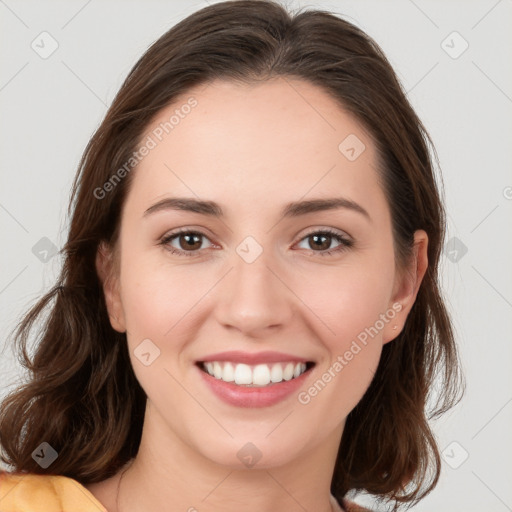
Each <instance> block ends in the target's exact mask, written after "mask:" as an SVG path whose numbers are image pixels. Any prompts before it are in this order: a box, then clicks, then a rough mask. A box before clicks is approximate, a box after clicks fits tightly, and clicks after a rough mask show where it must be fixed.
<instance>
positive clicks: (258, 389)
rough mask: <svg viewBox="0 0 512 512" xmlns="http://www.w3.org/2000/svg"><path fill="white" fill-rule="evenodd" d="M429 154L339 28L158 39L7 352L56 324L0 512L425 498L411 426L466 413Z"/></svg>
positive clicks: (187, 28)
mask: <svg viewBox="0 0 512 512" xmlns="http://www.w3.org/2000/svg"><path fill="white" fill-rule="evenodd" d="M428 140H429V139H428V136H427V134H426V132H425V130H424V128H423V126H422V124H421V122H420V121H419V119H418V118H417V116H416V115H415V113H414V112H413V110H412V108H411V106H410V105H409V103H408V101H407V99H406V97H405V95H404V93H403V91H402V89H401V87H400V85H399V83H398V81H397V78H396V76H395V74H394V72H393V70H392V68H391V66H390V65H389V63H388V61H387V60H386V58H385V56H384V55H383V54H382V52H381V50H380V49H379V48H378V46H377V45H376V44H375V43H374V42H373V41H372V40H371V39H370V38H369V37H368V36H367V35H366V34H364V33H363V32H362V31H361V30H359V29H357V28H356V27H355V26H353V25H351V24H349V23H348V22H346V21H344V20H342V19H340V18H338V17H336V16H334V15H332V14H329V13H327V12H321V11H305V12H302V13H298V14H296V15H291V14H289V13H287V12H286V10H285V9H283V8H282V7H281V6H279V5H278V4H276V3H273V2H271V1H266V0H265V1H258V0H255V1H254V0H247V1H234V2H223V3H218V4H215V5H212V6H209V7H206V8H204V9H202V10H200V11H198V12H196V13H195V14H193V15H191V16H189V17H188V18H186V19H185V20H183V21H181V22H180V23H178V24H177V25H176V26H175V27H174V28H172V29H171V30H169V31H168V32H167V33H166V34H164V35H163V36H162V37H161V38H160V39H159V40H158V41H156V42H155V43H154V44H153V45H152V46H151V48H150V49H149V50H148V51H147V52H146V54H145V55H144V56H143V57H142V58H141V59H140V60H139V62H138V63H137V64H136V65H135V67H134V68H133V70H132V71H131V72H130V74H129V75H128V77H127V79H126V81H125V83H124V84H123V86H122V87H121V89H120V91H119V93H118V95H117V97H116V98H115V100H114V102H113V104H112V106H111V107H110V109H109V111H108V113H107V115H106V117H105V119H104V121H103V123H102V124H101V126H100V127H99V129H98V130H97V132H96V133H95V134H94V136H93V137H92V139H91V141H90V142H89V144H88V146H87V148H86V150H85V153H84V155H83V158H82V160H81V163H80V167H79V171H78V173H77V177H76V180H75V183H74V187H73V191H72V197H71V201H70V215H71V226H70V231H69V236H68V241H67V243H66V245H65V247H64V249H63V251H64V255H65V261H64V266H63V269H62V274H61V276H60V278H59V281H58V283H56V285H55V287H54V288H53V289H52V290H51V291H50V292H49V293H48V294H47V295H45V296H44V297H43V298H42V299H41V301H40V302H39V303H38V304H37V305H36V306H35V307H34V308H33V309H32V310H31V311H30V312H29V313H28V315H27V316H26V317H25V318H24V320H23V321H22V323H21V324H20V326H19V330H18V332H17V339H18V341H19V342H20V343H21V344H22V345H23V344H24V343H26V340H27V338H28V334H29V331H31V329H32V327H33V324H34V322H35V321H36V320H37V319H39V317H40V315H41V314H42V313H43V310H45V308H49V316H48V318H47V320H46V323H45V324H44V325H43V329H42V332H41V335H40V341H39V344H38V348H37V351H36V353H35V355H34V357H33V360H32V361H30V360H29V358H28V356H26V354H24V357H25V364H26V366H27V367H28V368H29V369H30V371H31V380H30V381H29V382H28V383H27V384H26V385H25V386H24V387H22V388H20V389H19V390H17V391H16V392H14V393H12V394H11V395H10V396H8V397H7V398H6V399H5V400H4V402H3V404H2V407H1V416H0V445H1V446H2V449H3V460H4V462H6V463H8V464H10V465H11V466H12V467H13V469H14V472H13V473H11V474H7V473H4V474H3V475H2V476H1V477H0V478H1V479H0V489H2V490H1V491H0V509H1V510H4V508H5V510H11V509H14V510H22V511H28V510H32V507H36V508H37V510H40V511H41V510H44V511H50V510H51V511H53V510H64V511H68V510H73V511H76V510H83V511H89V510H90V511H92V510H95V511H96V510H103V511H105V510H107V511H108V512H135V511H141V510H188V511H194V510H198V511H210V510H211V511H214V510H215V511H218V510H222V511H226V512H229V511H231V510H235V509H237V510H239V509H240V506H241V505H242V504H243V509H244V510H246V511H252V510H258V511H274V510H297V511H298V510H311V511H313V510H314V511H316V512H330V511H334V510H336V511H340V510H347V511H348V510H358V507H357V506H356V505H355V504H354V503H353V502H352V501H350V500H349V499H348V496H349V495H348V493H352V492H356V491H359V490H364V491H367V492H369V493H371V494H373V495H374V496H375V497H377V498H380V499H382V500H390V501H391V502H392V503H394V505H395V509H398V508H399V506H400V505H401V504H411V503H414V502H417V501H418V500H420V499H421V498H423V497H424V496H425V495H426V494H427V493H429V492H430V491H431V490H432V489H433V488H434V487H435V485H436V483H437V480H438V477H439V472H440V457H439V451H438V447H437V445H436V442H435V439H434V437H433V434H432V431H431V430H430V427H429V424H428V421H427V420H428V418H430V417H433V416H436V415H439V414H441V413H443V412H444V411H446V410H447V409H448V408H449V407H451V406H452V405H453V404H454V403H456V401H457V400H458V399H459V396H460V395H459V394H458V391H459V390H460V387H459V386H458V376H459V373H458V372H459V368H458V360H457V353H456V348H455V344H454V339H453V333H452V328H451V324H450V320H449V317H448V314H447V311H446V308H445V305H444V303H443V299H442V297H441V294H440V290H439V284H438V261H439V255H440V250H441V247H442V242H443V236H444V208H443V204H442V202H441V199H440V194H439V192H438V189H437V186H436V181H435V177H434V173H433V165H432V162H431V158H430V155H429V146H428ZM434 376H439V377H440V378H442V379H443V382H442V384H443V385H442V386H440V389H443V390H444V393H443V395H442V396H440V397H439V400H438V402H437V403H436V404H435V408H434V409H433V410H427V405H426V400H427V396H428V395H429V393H430V392H431V387H432V383H433V379H434ZM22 432H23V433H24V435H23V436H22ZM36 496H37V498H36ZM41 496H44V498H41ZM42 503H44V505H43V504H42ZM42 506H44V507H46V508H44V509H42V508H41V507H42ZM2 507H4V508H2ZM15 507H18V508H15Z"/></svg>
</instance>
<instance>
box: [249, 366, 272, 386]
mask: <svg viewBox="0 0 512 512" xmlns="http://www.w3.org/2000/svg"><path fill="white" fill-rule="evenodd" d="M269 382H270V370H269V368H268V366H267V365H266V364H259V365H258V366H256V368H254V370H253V372H252V383H253V384H256V386H266V385H267V384H268V383H269Z"/></svg>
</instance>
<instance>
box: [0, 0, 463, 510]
mask: <svg viewBox="0 0 512 512" xmlns="http://www.w3.org/2000/svg"><path fill="white" fill-rule="evenodd" d="M278 76H283V77H292V78H298V79H301V80H305V81H307V82H310V83H312V84H314V85H316V86H318V87H320V88H322V89H323V90H324V91H326V92H327V93H328V94H330V95H331V96H332V97H333V98H334V99H335V100H337V101H338V102H339V105H340V106H341V107H343V108H344V109H345V110H347V111H348V112H350V113H351V114H352V115H354V116H355V118H357V119H358V120H359V121H360V122H361V123H362V124H363V125H364V126H365V127H366V128H367V130H368V131H369V133H370V134H371V136H372V137H373V139H374V142H375V144H376V147H377V150H378V154H379V160H380V168H379V171H380V173H381V176H382V182H383V187H384V191H385V194H386V197H387V200H388V203H389V207H390V209H391V215H392V223H393V236H394V243H395V253H396V260H397V264H398V265H399V266H401V265H403V264H404V262H405V261H406V260H407V258H408V256H409V255H410V254H411V248H412V242H413V234H414V231H415V230H417V229H424V230H425V231H426V232H427V234H428V237H429V244H428V262H429V266H428V269H427V272H426V274H425V277H424V279H423V282H422V284H421V286H420V289H419V292H418V295H417V298H416V301H415V304H414V305H413V308H412V310H411V311H410V313H409V316H408V318H407V321H406V324H405V326H404V329H403V331H402V332H401V333H400V334H399V335H398V337H397V338H396V339H395V340H393V341H392V342H390V343H387V344H385V345H384V347H383V352H382V355H381V360H380V363H379V366H378V369H377V372H376V374H375V377H374V379H373V381H372V383H371V385H370V387H369V389H368V390H367V392H366V393H365V395H364V397H363V398H362V400H361V401H360V402H359V404H358V405H357V406H356V407H355V408H354V409H353V411H352V412H351V413H350V414H349V416H348V418H347V422H346V426H345V430H344V433H343V436H342V439H341V444H340V447H339V452H338V455H337V461H336V466H335V471H334V475H333V479H332V483H331V492H332V494H333V495H334V496H335V497H336V498H337V499H338V501H340V502H341V500H342V498H343V497H344V496H345V494H346V493H347V492H348V491H349V490H365V491H367V492H369V493H371V494H373V495H375V496H377V497H380V498H382V499H393V500H395V507H396V508H398V505H399V504H400V503H406V502H409V503H411V502H415V501H417V500H419V499H421V498H423V497H424V496H425V495H426V494H427V493H428V492H430V491H431V490H432V489H433V488H434V487H435V485H436V484H437V481H438V478H439V474H440V456H439V450H438V447H437V445H436V441H435V438H434V435H433V433H432V431H431V429H430V427H429V424H428V420H429V419H431V418H433V417H436V416H438V415H440V414H442V413H444V412H445V411H446V410H447V409H449V408H450V407H452V406H453V405H454V404H456V403H457V402H458V401H459V400H460V398H461V397H462V391H463V381H462V378H461V373H460V367H459V361H458V355H457V352H456V347H455V343H454V337H453V331H452V326H451V323H450V319H449V316H448V314H447V310H446V307H445V305H444V303H443V299H442V297H441V293H440V287H439V283H438V263H439V258H440V253H441V248H442V244H443V238H444V231H445V213H444V207H443V203H442V201H441V198H440V195H439V192H438V188H437V185H436V181H435V176H434V168H433V167H434V166H433V160H432V158H431V153H432V154H433V155H435V152H434V150H433V147H432V144H431V142H430V139H429V137H428V134H427V133H426V131H425V129H424V127H423V126H422V124H421V122H420V120H419V119H418V118H417V116H416V114H415V113H414V111H413V109H412V107H411V105H410V104H409V102H408V100H407V98H406V95H405V94H404V92H403V90H402V88H401V86H400V84H399V82H398V80H397V78H396V76H395V74H394V72H393V70H392V68H391V66H390V64H389V62H388V61H387V59H386V57H385V56H384V54H383V53H382V51H381V50H380V48H379V47H378V46H377V44H376V43H375V42H374V41H373V40H372V39H371V38H369V37H368V36H367V35H366V34H365V33H364V32H362V31H361V30H359V29H358V28H356V27H355V26H354V25H352V24H350V23H348V22H347V21H344V20H343V19H341V18H339V17H337V16H335V15H333V14H331V13H329V12H325V11H318V10H309V11H308V10H306V11H299V12H297V13H296V14H294V15H291V14H289V13H288V12H287V11H286V10H285V9H284V8H283V7H282V6H280V5H278V4H277V3H274V2H271V1H267V0H241V1H231V2H222V3H217V4H214V5H212V6H209V7H206V8H204V9H202V10H200V11H198V12H196V13H194V14H192V15H191V16H189V17H187V18H186V19H184V20H183V21H181V22H180V23H178V24H177V25H176V26H174V27H173V28H172V29H170V30H169V31H168V32H167V33H165V34H164V35H163V36H162V37H160V38H159V39H158V40H157V41H156V42H155V43H154V44H153V45H152V46H151V47H150V48H149V49H148V50H147V52H146V53H145V54H144V55H143V56H142V57H141V58H140V60H139V61H138V62H137V63H136V65H135V66H134V68H133V69H132V70H131V72H130V73H129V75H128V77H127V78H126V80H125V82H124V84H123V85H122V87H121V89H120V91H119V92H118V94H117V96H116V97H115V99H114V101H113V103H112V105H111V107H110V108H109V110H108V112H107V114H106V117H105V119H104V121H103V122H102V123H101V125H100V127H99V128H98V130H97V131H96V133H95V134H94V136H93V137H92V138H91V140H90V141H89V143H88V145H87V147H86V149H85V152H84V155H83V157H82V159H81V162H80V165H79V169H78V172H77V175H76V178H75V181H74V184H73V189H72V193H71V198H70V203H69V209H68V213H69V214H70V215H71V225H70V229H69V234H68V239H67V243H66V244H65V246H64V247H63V249H62V252H63V255H64V264H63V268H62V271H61V275H60V277H59V279H58V282H57V284H56V285H55V286H54V287H53V288H52V289H51V290H50V291H49V292H48V293H47V294H46V295H45V296H44V297H43V298H42V299H40V301H39V302H37V303H36V304H35V306H33V307H32V309H31V310H30V311H29V312H28V314H27V315H26V316H25V317H24V318H23V319H22V321H21V322H20V323H19V324H18V326H17V330H16V333H15V339H16V342H17V343H19V344H20V346H19V347H18V350H19V353H20V360H21V364H22V365H23V366H24V367H25V368H27V369H28V370H29V371H30V375H31V377H30V380H29V381H28V382H27V383H26V384H24V385H23V386H21V387H19V388H18V389H17V390H15V391H14V392H12V393H11V394H10V395H8V396H7V397H6V398H5V399H4V401H3V404H2V407H1V411H0V446H1V447H2V450H3V454H2V460H3V461H4V462H6V463H7V464H10V465H11V466H13V467H14V469H15V470H17V471H28V472H32V473H44V474H48V473H51V474H61V475H65V476H69V477H71V478H75V479H76V480H78V481H80V482H82V483H84V484H88V483H93V482H98V481H101V480H104V479H106V478H108V477H110V476H112V475H114V474H115V473H116V472H117V471H118V470H119V469H120V468H121V467H122V466H123V465H124V464H125V463H126V462H127V461H128V460H129V459H131V458H132V457H134V456H135V455H136V453H137V450H138V447H139V443H140V439H141V432H142V425H143V420H144V411H145V403H146V395H145V393H144V391H143V390H142V388H141V386H140V385H139V383H138V381H137V379H136V377H135V374H134V372H133V370H132V367H131V363H130V358H129V354H128V349H127V343H126V334H120V333H118V332H117V331H115V330H113V329H112V327H111V325H110V321H109V317H108V314H107V310H106V305H105V299H104V294H103V289H102V285H101V282H100V279H99V277H98V275H97V273H96V268H95V257H96V253H97V250H98V247H99V243H100V242H101V241H106V242H107V243H109V244H110V245H111V246H115V244H116V241H117V237H118V232H119V224H120V211H121V207H122V205H123V202H124V199H125V197H126V194H127V191H128V188H129V186H130V183H131V176H132V175H131V174H130V173H128V174H127V176H126V177H125V178H124V179H122V180H120V181H119V183H117V184H116V186H115V187H113V188H112V190H110V191H109V193H107V194H105V195H104V197H103V198H102V199H98V198H97V197H96V195H95V194H94V193H93V191H95V190H98V188H101V187H103V186H104V184H105V183H106V182H107V181H108V180H109V179H112V176H113V175H114V174H115V173H116V171H117V170H118V169H119V168H121V167H122V166H123V165H124V164H125V162H127V161H128V160H129V158H130V157H131V156H132V154H133V152H134V150H135V149H136V148H137V146H138V145H139V144H140V141H141V137H142V134H143V132H144V130H145V129H146V127H147V126H148V123H149V122H150V121H151V120H152V118H153V117H154V116H155V114H156V113H158V112H159V111H160V110H161V109H162V108H164V107H165V106H167V105H168V104H169V103H171V102H173V101H175V99H176V98H177V97H178V95H183V94H185V93H186V92H187V91H188V90H189V89H190V88H191V87H193V86H196V85H200V84H206V83H207V82H209V81H212V80H215V79H226V80H234V81H239V82H242V83H251V82H252V81H263V80H266V79H269V78H272V77H278ZM430 150H431V151H430ZM399 268H401V267H399ZM47 310H48V311H47ZM45 312H47V313H48V315H46V317H45V319H44V322H43V323H42V325H41V326H40V331H39V338H38V340H39V343H38V344H37V347H36V350H35V353H34V355H33V360H32V361H31V360H30V357H29V356H28V355H27V353H26V343H27V341H28V336H29V333H30V332H31V331H32V330H33V328H34V326H35V323H36V321H37V320H38V319H39V318H40V317H41V316H42V315H43V313H45ZM437 379H439V380H437ZM434 383H439V386H436V387H437V388H439V389H442V394H440V395H439V396H437V397H435V398H437V400H436V401H435V403H433V404H430V403H427V400H428V399H430V398H431V395H432V391H433V387H434V386H433V385H434ZM432 396H433V395H432ZM43 441H46V442H48V443H49V444H50V445H51V446H52V447H54V448H55V449H56V450H57V452H58V453H59V456H58V458H57V459H56V460H55V461H54V462H53V463H52V465H51V467H50V468H49V470H44V469H42V468H41V467H40V466H39V465H38V464H37V463H36V462H35V461H34V460H33V459H32V456H31V453H32V452H33V450H34V449H35V448H36V447H37V446H38V445H39V444H40V443H41V442H43Z"/></svg>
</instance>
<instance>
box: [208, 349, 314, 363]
mask: <svg viewBox="0 0 512 512" xmlns="http://www.w3.org/2000/svg"><path fill="white" fill-rule="evenodd" d="M208 361H230V362H232V363H245V364H248V365H255V364H265V363H286V362H293V363H308V362H313V361H312V360H311V359H307V358H304V357H298V356H294V355H292V354H285V353H284V352H273V351H266V352H253V353H251V352H240V351H236V350H230V351H227V352H217V353H216V354H210V355H208V356H205V357H203V358H201V359H199V360H198V362H202V363H205V362H208Z"/></svg>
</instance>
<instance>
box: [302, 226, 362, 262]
mask: <svg viewBox="0 0 512 512" xmlns="http://www.w3.org/2000/svg"><path fill="white" fill-rule="evenodd" d="M303 241H307V242H306V245H307V246H306V247H302V248H303V249H309V250H310V251H312V252H313V253H314V254H315V255H316V254H318V255H320V256H326V255H327V256H329V255H332V254H333V253H337V252H341V251H344V250H346V249H348V248H349V247H352V245H353V244H354V242H353V241H352V240H351V239H349V238H347V237H346V236H345V235H343V234H342V233H338V232H337V231H331V230H329V229H327V230H322V231H315V232H313V233H309V235H306V236H305V237H304V238H302V240H301V243H303ZM333 241H335V242H337V243H338V245H336V246H335V247H334V248H332V247H331V244H332V242H333Z"/></svg>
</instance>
